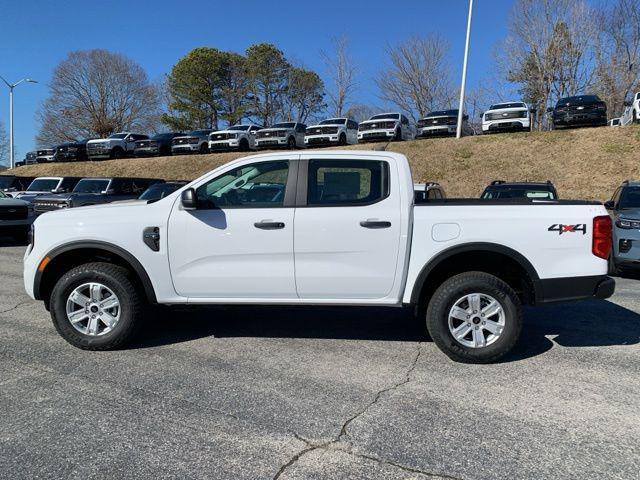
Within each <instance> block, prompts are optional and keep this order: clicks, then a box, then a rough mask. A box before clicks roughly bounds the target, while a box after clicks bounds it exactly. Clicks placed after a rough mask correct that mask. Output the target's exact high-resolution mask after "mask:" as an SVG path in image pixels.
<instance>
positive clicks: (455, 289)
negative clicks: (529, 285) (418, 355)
mask: <svg viewBox="0 0 640 480" xmlns="http://www.w3.org/2000/svg"><path fill="white" fill-rule="evenodd" d="M471 293H480V294H484V295H489V296H491V297H493V298H494V299H496V300H497V301H498V302H499V303H500V305H501V306H502V309H503V311H504V314H505V325H504V328H503V331H502V333H501V334H500V335H499V337H498V338H497V339H496V340H495V341H494V342H493V343H490V344H489V345H487V346H484V347H479V348H473V347H469V346H465V345H463V344H462V343H459V342H458V341H457V340H456V339H455V338H454V337H453V335H452V333H451V332H450V330H449V323H448V321H449V312H450V310H451V309H452V307H453V306H454V304H455V303H456V302H457V301H458V300H459V299H461V298H462V297H464V296H465V295H468V294H471ZM476 318H478V317H476ZM426 320H427V330H428V331H429V335H430V336H431V338H432V339H433V341H434V342H435V344H436V345H437V346H438V348H440V350H442V351H443V352H444V353H445V354H446V355H447V356H448V357H449V358H451V359H452V360H454V361H456V362H462V363H493V362H496V361H498V360H499V359H501V358H502V357H504V356H505V355H506V354H508V353H509V352H510V351H511V350H512V349H513V347H514V346H515V344H516V342H517V341H518V338H519V337H520V331H521V330H522V307H521V304H520V299H519V298H518V295H517V294H516V293H515V292H514V291H513V289H512V288H511V287H510V286H509V285H507V284H506V283H505V282H503V281H502V280H500V279H499V278H498V277H495V276H493V275H490V274H488V273H484V272H466V273H461V274H459V275H455V276H453V277H451V278H449V279H447V280H446V281H445V282H444V283H443V284H442V285H440V287H439V288H438V289H437V290H436V292H435V293H434V294H433V296H432V297H431V301H430V302H429V306H428V307H427V319H426ZM472 321H473V320H472ZM468 325H472V324H471V323H468ZM474 328H475V329H476V330H477V326H476V327H474ZM481 328H482V327H481ZM481 331H482V330H481ZM471 334H473V332H471ZM483 335H484V333H483Z"/></svg>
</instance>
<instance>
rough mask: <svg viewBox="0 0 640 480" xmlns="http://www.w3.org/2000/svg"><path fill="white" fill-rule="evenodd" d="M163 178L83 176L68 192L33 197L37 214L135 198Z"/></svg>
mask: <svg viewBox="0 0 640 480" xmlns="http://www.w3.org/2000/svg"><path fill="white" fill-rule="evenodd" d="M162 181H163V180H155V179H150V178H125V177H117V178H104V177H95V178H83V179H82V180H80V181H79V182H78V183H77V184H76V186H75V187H74V189H73V190H72V191H70V192H67V193H58V194H53V195H41V196H39V197H36V198H35V199H33V207H34V210H35V212H36V214H38V215H39V214H42V213H45V212H50V211H56V210H61V209H64V208H75V207H86V206H90V205H99V204H103V203H111V202H116V201H120V200H133V199H135V198H138V196H139V195H140V194H141V193H142V192H144V191H145V190H146V189H147V188H149V186H150V185H153V184H154V183H160V182H162Z"/></svg>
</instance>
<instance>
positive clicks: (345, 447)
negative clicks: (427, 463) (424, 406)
mask: <svg viewBox="0 0 640 480" xmlns="http://www.w3.org/2000/svg"><path fill="white" fill-rule="evenodd" d="M417 347H418V348H417V350H416V353H415V356H414V357H413V360H412V361H411V363H410V365H409V367H408V368H407V371H406V372H405V374H404V375H403V378H402V380H401V381H399V382H397V383H394V384H393V385H390V386H388V387H385V388H383V389H382V390H379V391H378V392H377V393H376V394H375V395H374V397H373V399H372V400H371V401H370V402H369V403H368V404H367V405H365V407H364V408H363V409H361V410H360V411H359V412H357V413H356V414H355V415H353V416H352V417H349V418H348V419H347V420H346V421H345V422H344V423H343V424H342V427H341V428H340V433H338V435H337V437H336V438H334V439H333V440H329V441H326V442H322V443H314V442H312V441H311V440H308V439H306V438H304V437H303V436H302V435H300V434H298V433H297V432H292V434H293V436H294V437H295V438H296V439H297V440H299V441H301V442H303V443H304V444H305V445H306V448H303V449H302V450H300V451H299V452H298V453H296V454H295V455H294V456H293V457H291V458H290V459H289V460H288V461H287V462H286V463H284V464H283V465H282V466H281V467H280V468H279V469H278V471H277V472H276V474H275V475H274V477H273V480H278V479H279V478H280V477H281V476H282V475H283V474H284V473H285V472H286V471H287V469H288V468H289V467H291V466H293V465H294V464H296V463H297V462H298V461H299V460H300V459H301V458H302V457H304V456H305V455H307V454H308V453H311V452H313V451H315V450H337V451H342V452H345V453H347V454H348V455H353V456H355V457H358V458H362V459H365V460H370V461H374V462H377V463H380V464H383V465H389V466H392V467H395V468H399V469H401V470H403V471H405V472H410V473H417V474H420V475H424V476H426V477H431V478H444V479H448V480H461V479H460V478H458V477H452V476H449V475H443V474H436V473H433V472H426V471H423V470H420V469H417V468H413V467H408V466H406V465H402V464H400V463H396V462H393V461H390V460H384V459H381V458H378V457H375V456H372V455H365V454H362V453H357V452H354V451H353V445H352V444H351V442H349V441H345V440H343V439H344V438H345V437H349V433H348V431H347V430H348V428H349V425H350V424H351V423H353V422H354V421H355V420H357V419H358V418H360V417H361V416H363V415H365V414H366V413H367V411H368V410H369V409H370V408H371V407H373V406H374V405H376V404H377V403H378V402H379V401H380V399H381V398H382V396H383V395H384V394H385V393H388V392H390V391H393V390H396V389H398V388H400V387H402V386H404V385H406V384H408V383H409V382H411V375H412V374H413V371H414V370H415V368H416V366H417V364H418V360H419V359H420V355H422V343H418V345H417Z"/></svg>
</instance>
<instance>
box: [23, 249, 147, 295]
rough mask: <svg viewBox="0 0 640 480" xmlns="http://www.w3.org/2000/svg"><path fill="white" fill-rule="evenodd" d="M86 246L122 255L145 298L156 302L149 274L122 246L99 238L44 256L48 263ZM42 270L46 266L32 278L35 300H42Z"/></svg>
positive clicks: (50, 252)
mask: <svg viewBox="0 0 640 480" xmlns="http://www.w3.org/2000/svg"><path fill="white" fill-rule="evenodd" d="M87 248H92V249H97V250H104V251H106V252H109V253H113V254H114V255H118V256H119V257H122V258H123V259H124V260H125V261H126V262H127V263H128V264H129V265H131V267H132V268H133V270H134V272H135V274H136V275H137V276H138V278H139V279H140V283H141V284H142V288H143V289H144V293H145V296H146V297H147V300H149V302H151V303H157V298H156V292H155V290H154V289H153V284H152V283H151V279H150V278H149V274H148V273H147V271H146V270H145V269H144V267H143V266H142V264H141V263H140V262H139V261H138V259H137V258H136V257H134V256H133V255H132V254H131V253H129V252H127V251H126V250H125V249H123V248H122V247H119V246H117V245H114V244H112V243H108V242H102V241H99V240H91V241H79V242H71V243H66V244H64V245H60V246H58V247H56V248H54V249H53V250H51V251H49V252H48V253H47V254H46V255H45V257H49V259H50V260H49V263H48V264H50V263H51V261H53V260H54V259H55V258H56V257H58V256H60V255H61V254H63V253H67V252H71V251H73V250H80V249H87ZM45 257H43V258H45ZM44 272H46V268H45V269H44V270H42V271H40V270H38V271H37V272H36V275H35V278H34V280H33V295H34V297H35V299H36V300H42V292H41V284H42V277H43V276H44Z"/></svg>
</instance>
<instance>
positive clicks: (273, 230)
mask: <svg viewBox="0 0 640 480" xmlns="http://www.w3.org/2000/svg"><path fill="white" fill-rule="evenodd" d="M413 185H414V184H413V180H412V178H411V171H410V168H409V163H408V161H407V159H406V158H405V157H404V156H403V155H400V154H397V153H389V152H382V151H375V152H374V151H356V150H353V151H322V152H320V151H310V152H305V153H296V152H286V153H279V154H278V153H268V154H264V155H256V156H250V157H246V158H241V159H239V160H235V161H233V162H231V163H229V164H226V165H223V166H221V167H219V168H217V169H215V170H213V171H212V172H210V173H208V174H206V175H204V176H202V177H200V178H199V179H197V180H195V181H193V182H191V183H189V184H188V185H185V186H184V187H183V188H181V189H179V190H177V191H176V192H175V193H173V194H171V195H168V196H166V197H164V198H163V199H161V200H158V201H155V202H149V203H135V204H111V205H101V206H94V207H84V208H74V209H67V210H61V211H56V212H51V213H46V214H44V215H41V216H40V217H39V218H38V219H37V220H36V221H35V224H34V227H33V230H32V233H31V240H30V244H29V247H28V249H27V251H26V253H25V257H24V284H25V288H26V290H27V292H28V294H29V295H30V296H31V297H32V298H34V299H37V300H43V301H44V303H45V305H46V307H47V308H48V309H49V310H50V312H51V316H52V319H53V323H54V325H55V327H56V328H57V330H58V332H59V333H60V334H61V335H62V336H63V337H64V338H65V339H66V340H67V341H68V342H69V343H71V344H73V345H75V346H77V347H80V348H84V349H90V350H105V349H112V348H117V347H120V346H122V345H124V344H126V343H127V342H129V341H130V340H131V339H132V337H133V336H134V334H135V333H136V331H137V330H138V327H139V326H140V323H141V320H142V316H143V315H144V311H145V309H144V307H145V305H148V304H154V303H160V304H174V305H175V304H298V305H299V304H306V305H320V304H323V305H352V306H364V305H377V306H381V307H382V306H387V307H402V306H406V307H410V308H412V309H413V311H415V312H416V313H417V314H418V315H420V317H421V318H422V319H423V320H424V321H425V323H426V327H427V329H428V331H429V333H430V335H431V337H432V338H433V340H434V342H435V343H436V345H437V346H438V347H440V348H441V349H442V350H443V351H444V352H445V353H446V354H447V355H448V356H449V357H450V358H452V359H454V360H457V361H463V362H473V363H487V362H493V361H496V360H498V359H499V358H501V357H502V356H504V355H505V354H507V353H508V352H509V351H510V350H511V349H512V348H513V346H514V345H515V343H516V341H517V339H518V336H519V334H520V329H521V325H522V312H521V305H522V304H543V303H548V302H555V301H564V300H577V299H582V298H607V297H609V296H610V295H612V293H613V291H614V287H615V284H614V281H613V280H612V279H610V278H609V277H607V275H606V274H607V257H608V256H609V251H610V248H611V220H610V217H609V216H608V215H607V213H606V210H605V208H604V207H603V206H602V205H601V204H599V203H597V202H585V201H535V200H480V199H434V200H421V201H418V202H417V203H416V195H415V193H414V187H413ZM301 321H304V320H302V319H301ZM558 321H562V319H558Z"/></svg>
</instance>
